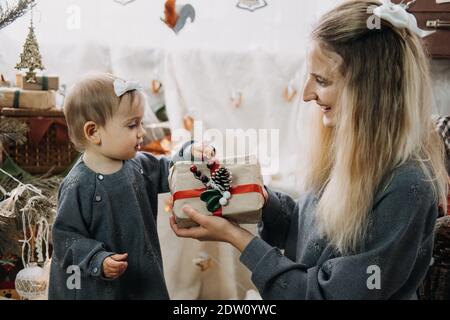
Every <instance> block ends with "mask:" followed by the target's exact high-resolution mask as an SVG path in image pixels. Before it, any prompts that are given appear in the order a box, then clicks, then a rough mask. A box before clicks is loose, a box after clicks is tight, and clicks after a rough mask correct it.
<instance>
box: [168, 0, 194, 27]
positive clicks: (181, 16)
mask: <svg viewBox="0 0 450 320" xmlns="http://www.w3.org/2000/svg"><path fill="white" fill-rule="evenodd" d="M164 7H165V10H164V18H161V20H162V21H163V22H164V23H165V24H166V25H167V26H168V27H169V28H171V29H172V30H173V31H174V32H175V34H178V32H180V31H181V29H183V28H184V26H185V25H186V21H187V19H188V18H190V19H191V22H194V20H195V9H194V7H193V6H192V5H191V4H184V5H178V6H177V5H176V0H167V1H166V3H165V5H164Z"/></svg>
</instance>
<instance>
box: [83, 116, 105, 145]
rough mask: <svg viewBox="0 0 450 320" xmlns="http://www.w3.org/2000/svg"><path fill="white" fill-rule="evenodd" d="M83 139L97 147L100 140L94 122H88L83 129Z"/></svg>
mask: <svg viewBox="0 0 450 320" xmlns="http://www.w3.org/2000/svg"><path fill="white" fill-rule="evenodd" d="M83 131H84V137H85V138H86V140H87V141H89V142H90V143H93V144H96V145H99V144H100V143H101V142H102V140H101V138H100V132H99V126H98V125H97V124H96V123H95V122H94V121H88V122H86V123H85V124H84V127H83Z"/></svg>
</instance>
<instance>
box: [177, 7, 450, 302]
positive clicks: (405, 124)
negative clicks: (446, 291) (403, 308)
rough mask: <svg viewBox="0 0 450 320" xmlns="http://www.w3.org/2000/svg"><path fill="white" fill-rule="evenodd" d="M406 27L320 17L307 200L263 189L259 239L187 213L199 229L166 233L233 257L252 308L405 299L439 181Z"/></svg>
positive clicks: (401, 22) (362, 16)
mask: <svg viewBox="0 0 450 320" xmlns="http://www.w3.org/2000/svg"><path fill="white" fill-rule="evenodd" d="M374 19H375V20H374ZM377 19H378V20H377ZM373 21H375V22H376V21H378V22H379V25H378V26H376V23H374V24H372V23H371V22H373ZM414 23H415V20H414V18H413V17H412V16H411V15H410V14H409V13H407V11H406V10H405V9H404V7H400V6H397V5H393V4H392V3H390V2H387V3H385V4H383V5H382V4H380V3H379V2H376V1H361V0H359V1H346V2H344V4H342V5H340V6H338V7H337V8H335V9H334V10H332V11H331V12H329V13H328V14H326V15H325V16H324V17H323V18H322V20H321V22H320V24H319V25H318V26H317V27H316V29H315V30H314V32H313V41H312V49H311V52H310V55H309V63H308V65H309V78H308V80H307V83H306V86H305V89H304V100H305V101H314V102H315V104H316V105H317V111H318V113H319V114H320V116H319V117H317V121H316V123H315V126H314V130H315V133H314V135H313V136H314V138H315V140H316V141H315V143H313V144H312V146H313V148H312V150H311V151H310V152H309V155H310V156H311V160H310V166H309V167H308V170H309V172H307V173H306V178H307V190H308V192H306V193H305V194H304V195H303V196H302V197H301V198H300V199H299V200H298V201H295V200H293V199H292V198H291V197H289V196H287V195H284V194H281V193H278V192H273V191H270V190H267V193H266V200H267V202H266V205H265V208H264V209H263V220H262V223H261V224H260V235H261V238H259V237H255V236H254V235H252V234H251V233H249V232H248V231H246V230H244V229H242V228H240V227H238V226H236V225H234V224H231V223H229V222H228V221H226V220H225V219H222V218H218V217H206V216H202V215H200V214H199V213H198V212H195V211H194V210H193V209H192V208H185V212H186V214H188V215H189V216H190V217H191V218H192V219H193V220H195V221H196V222H197V223H198V224H199V226H198V227H193V228H190V229H181V228H178V226H177V225H176V223H175V220H174V219H172V222H171V225H172V228H173V230H174V232H175V233H176V234H177V235H178V236H180V237H191V238H196V239H199V240H202V241H208V240H209V241H224V242H228V243H230V244H232V245H233V246H235V247H236V248H237V249H238V250H240V251H241V252H242V255H241V261H242V263H244V264H245V265H246V266H247V267H248V268H249V269H250V270H251V272H252V280H253V282H254V283H255V285H256V287H257V288H258V289H259V291H260V293H261V295H262V297H263V298H264V299H414V298H417V295H416V291H417V288H418V287H419V285H420V283H421V281H422V280H423V278H424V276H425V274H426V272H427V269H428V267H429V265H430V262H431V258H432V257H431V256H432V248H433V228H434V224H435V221H436V218H437V216H438V207H439V204H441V205H443V206H444V207H446V195H447V180H446V177H447V174H446V171H445V166H444V153H443V145H442V143H441V141H440V140H439V137H438V135H437V134H436V132H435V131H434V129H433V128H434V126H433V123H432V121H431V117H430V116H431V105H432V97H431V88H430V79H429V70H428V60H427V56H426V54H425V52H424V50H423V48H422V45H421V39H420V37H421V36H422V34H421V32H422V30H420V29H418V28H417V25H416V24H414ZM374 25H375V27H374ZM280 249H281V250H284V253H282V251H280Z"/></svg>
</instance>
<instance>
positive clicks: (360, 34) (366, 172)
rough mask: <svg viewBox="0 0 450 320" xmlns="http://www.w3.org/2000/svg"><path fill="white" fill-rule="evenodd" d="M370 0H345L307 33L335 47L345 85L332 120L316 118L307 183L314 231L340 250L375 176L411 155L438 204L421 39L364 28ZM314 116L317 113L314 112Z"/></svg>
mask: <svg viewBox="0 0 450 320" xmlns="http://www.w3.org/2000/svg"><path fill="white" fill-rule="evenodd" d="M379 5H380V3H379V2H374V1H361V0H360V1H347V2H345V4H343V5H341V6H339V7H337V8H336V9H334V10H332V11H331V12H329V13H328V14H326V15H325V16H324V17H323V19H322V20H321V23H320V25H318V26H317V27H316V29H315V31H314V32H313V37H314V40H316V41H318V43H319V45H320V46H321V47H322V48H323V49H324V51H328V52H330V53H334V54H336V53H337V54H338V55H339V56H340V57H341V59H342V63H341V65H340V66H339V69H340V70H339V71H340V72H341V74H342V75H343V77H344V79H345V80H344V81H345V86H344V89H343V91H342V93H341V94H340V96H339V98H338V108H337V113H338V114H337V124H336V126H335V128H332V129H330V128H325V127H324V126H323V125H322V124H321V123H320V124H318V122H316V124H317V125H316V128H317V129H318V131H319V132H316V134H314V136H315V137H316V138H317V139H318V140H319V141H317V143H313V146H315V147H313V150H311V151H312V152H311V157H312V159H311V161H310V162H309V163H310V164H311V166H310V167H309V172H308V173H307V187H308V188H309V189H310V190H313V191H315V192H317V193H318V194H319V195H320V200H319V203H318V206H317V211H316V221H317V224H318V226H319V231H320V232H321V233H322V235H324V236H326V237H327V238H328V240H329V241H330V243H331V244H333V245H334V246H335V247H336V248H337V249H339V250H340V251H341V252H342V253H346V252H351V251H354V250H357V248H358V245H359V244H360V242H361V240H362V237H363V236H364V233H365V231H366V228H367V224H368V221H367V220H368V219H367V217H368V213H369V212H370V210H371V208H372V207H373V202H374V195H375V194H376V192H377V190H378V188H379V187H380V184H381V182H382V179H383V178H384V177H386V176H387V175H388V174H389V173H390V172H392V170H393V169H394V168H395V167H397V166H399V165H401V164H403V163H405V161H407V160H409V159H417V160H418V161H419V162H420V164H421V167H422V168H423V170H424V172H425V174H426V176H427V177H429V178H430V180H433V181H434V183H433V185H434V190H435V194H436V196H437V198H439V200H440V201H441V203H443V204H444V208H446V199H447V184H446V183H447V173H446V170H445V166H444V150H443V144H442V142H441V141H440V138H439V137H438V135H437V133H436V132H435V130H434V125H433V123H432V120H431V109H432V103H433V101H432V100H433V99H432V94H431V82H430V78H429V66H428V58H427V55H426V54H425V52H424V49H423V48H422V44H421V39H420V38H418V37H417V36H416V35H415V34H412V33H411V32H409V31H408V30H406V29H398V28H395V27H394V26H392V25H391V24H390V23H389V22H386V21H383V20H382V21H381V28H380V29H375V30H370V29H369V28H368V26H367V21H368V19H369V17H370V16H371V13H370V11H371V10H370V8H371V6H379ZM317 120H318V121H320V119H319V118H318V119H317Z"/></svg>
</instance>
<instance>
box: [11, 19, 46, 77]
mask: <svg viewBox="0 0 450 320" xmlns="http://www.w3.org/2000/svg"><path fill="white" fill-rule="evenodd" d="M16 69H18V70H20V69H28V72H27V74H26V76H25V79H26V81H27V82H28V83H36V72H34V70H36V69H40V70H43V69H44V66H43V65H42V57H41V54H40V52H39V44H38V42H37V40H36V35H35V34H34V27H33V20H31V25H30V31H29V32H28V36H27V39H26V41H25V44H24V46H23V52H22V53H21V55H20V62H19V63H18V64H17V65H16Z"/></svg>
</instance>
